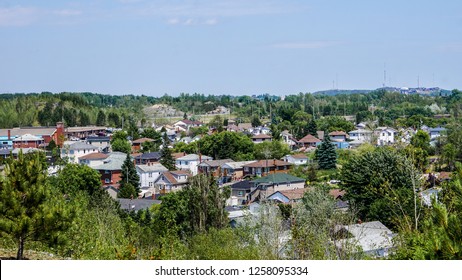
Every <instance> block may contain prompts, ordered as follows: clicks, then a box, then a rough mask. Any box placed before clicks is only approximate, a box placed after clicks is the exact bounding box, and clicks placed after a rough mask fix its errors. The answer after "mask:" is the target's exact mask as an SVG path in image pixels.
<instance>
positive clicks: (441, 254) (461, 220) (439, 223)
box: [395, 165, 462, 260]
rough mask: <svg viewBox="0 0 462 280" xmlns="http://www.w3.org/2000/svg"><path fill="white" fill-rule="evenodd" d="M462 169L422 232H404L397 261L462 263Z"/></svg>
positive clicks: (429, 216) (445, 188) (422, 224)
mask: <svg viewBox="0 0 462 280" xmlns="http://www.w3.org/2000/svg"><path fill="white" fill-rule="evenodd" d="M461 179H462V166H460V165H459V167H458V172H457V173H455V174H454V176H453V180H452V181H451V182H449V183H447V184H446V185H445V186H444V187H443V190H442V193H441V194H440V197H441V202H438V201H436V200H435V199H434V200H433V201H432V207H431V208H430V209H428V211H427V212H428V213H427V215H426V216H425V218H424V219H423V221H422V222H421V225H420V227H419V229H418V230H414V231H403V232H402V233H401V235H400V237H399V238H398V241H399V244H400V246H399V247H398V250H397V253H396V255H395V258H397V259H422V260H423V259H425V260H460V259H461V258H462V228H461V226H460V225H461V224H462V184H461V182H462V181H461Z"/></svg>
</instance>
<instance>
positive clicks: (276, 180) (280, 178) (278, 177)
mask: <svg viewBox="0 0 462 280" xmlns="http://www.w3.org/2000/svg"><path fill="white" fill-rule="evenodd" d="M252 182H253V183H254V184H261V183H269V184H282V183H287V182H290V183H298V182H305V179H303V178H299V177H295V176H292V175H290V174H287V173H276V174H270V175H268V176H265V177H261V178H258V179H255V180H253V181H252Z"/></svg>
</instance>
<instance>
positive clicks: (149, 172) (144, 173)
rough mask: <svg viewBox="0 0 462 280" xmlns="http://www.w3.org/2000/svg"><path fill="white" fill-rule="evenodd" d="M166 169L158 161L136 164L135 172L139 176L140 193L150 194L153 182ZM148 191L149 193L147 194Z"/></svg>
mask: <svg viewBox="0 0 462 280" xmlns="http://www.w3.org/2000/svg"><path fill="white" fill-rule="evenodd" d="M165 171H168V169H167V168H166V167H165V166H163V165H162V164H160V163H153V162H148V163H147V164H141V165H137V166H136V173H138V176H140V188H141V195H149V196H150V195H152V194H153V193H155V192H154V182H155V181H156V180H157V179H158V178H159V177H160V176H161V174H162V173H163V172H165ZM148 192H149V194H148Z"/></svg>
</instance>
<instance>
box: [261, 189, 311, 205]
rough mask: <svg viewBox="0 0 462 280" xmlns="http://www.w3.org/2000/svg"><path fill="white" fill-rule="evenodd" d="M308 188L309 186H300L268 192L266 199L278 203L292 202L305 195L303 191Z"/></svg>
mask: <svg viewBox="0 0 462 280" xmlns="http://www.w3.org/2000/svg"><path fill="white" fill-rule="evenodd" d="M309 190H310V189H309V188H300V189H292V190H285V191H276V192H274V193H272V194H270V195H269V196H268V197H267V198H266V199H267V200H269V201H276V202H279V203H285V204H292V203H296V202H298V201H300V200H301V199H302V198H303V196H304V195H305V192H307V191H309Z"/></svg>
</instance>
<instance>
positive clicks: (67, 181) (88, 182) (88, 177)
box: [50, 164, 101, 196]
mask: <svg viewBox="0 0 462 280" xmlns="http://www.w3.org/2000/svg"><path fill="white" fill-rule="evenodd" d="M50 180H51V182H52V183H53V184H54V185H55V186H56V187H57V188H59V189H60V191H61V192H62V193H64V194H67V195H69V196H75V195H76V194H77V193H78V192H80V191H84V192H85V193H87V194H88V195H89V196H93V195H94V194H95V193H97V192H99V191H101V175H100V174H99V172H98V171H96V170H94V169H92V168H90V167H89V166H87V165H81V164H66V165H65V166H64V168H63V169H61V170H60V171H59V173H58V176H56V177H54V178H50Z"/></svg>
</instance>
